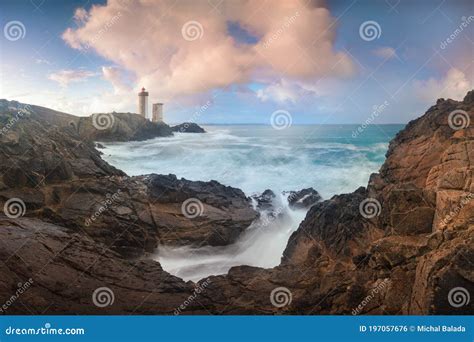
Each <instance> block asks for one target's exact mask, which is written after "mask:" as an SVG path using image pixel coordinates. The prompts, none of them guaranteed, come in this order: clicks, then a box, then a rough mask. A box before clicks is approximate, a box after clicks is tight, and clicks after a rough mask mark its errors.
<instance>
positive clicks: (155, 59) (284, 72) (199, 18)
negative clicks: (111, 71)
mask: <svg viewBox="0 0 474 342" xmlns="http://www.w3.org/2000/svg"><path fill="white" fill-rule="evenodd" d="M76 13H79V14H80V19H81V20H82V25H80V26H79V27H78V28H69V29H67V30H66V31H65V32H64V33H63V39H64V40H65V41H66V42H67V43H68V44H69V45H70V46H71V47H73V48H75V49H82V50H84V49H89V48H90V49H93V50H94V51H95V52H96V53H98V54H99V55H101V56H103V57H104V58H106V59H108V60H110V61H113V62H114V63H115V64H116V65H118V66H120V67H121V68H123V69H124V70H127V71H130V72H133V73H134V74H135V76H136V84H133V85H132V86H134V87H141V86H145V87H147V88H149V89H153V92H155V93H159V94H160V96H161V98H162V100H168V99H170V98H171V97H174V96H180V95H188V94H193V95H194V94H199V93H203V92H206V91H208V90H212V89H216V88H224V87H226V86H229V85H231V84H239V83H245V82H248V81H252V80H254V79H255V77H262V75H264V77H263V78H264V79H266V80H268V83H269V84H270V83H272V82H274V81H275V80H278V79H280V78H282V77H285V78H287V79H294V80H314V79H318V78H322V77H328V76H329V77H346V76H350V75H352V74H353V73H354V65H353V63H352V61H351V59H350V58H349V57H348V56H347V55H346V54H345V53H342V52H338V51H335V49H334V39H335V26H336V25H335V23H334V18H333V17H332V16H331V15H330V13H329V11H328V10H327V9H326V8H325V7H324V4H323V3H322V2H320V1H313V2H311V3H306V2H305V3H303V2H300V1H296V0H294V1H291V0H289V1H283V0H282V1H268V2H263V1H247V0H235V1H224V2H222V3H221V4H220V5H219V6H218V8H217V9H216V8H214V7H213V5H212V4H211V3H209V2H207V1H178V2H175V1H171V0H170V1H168V0H162V1H146V0H141V1H133V2H132V1H123V0H109V1H108V3H107V5H104V6H99V5H95V6H93V7H92V8H91V9H90V10H89V11H88V12H87V13H84V11H82V10H81V11H76ZM230 21H232V22H237V23H238V24H239V25H240V26H241V27H242V28H244V29H245V30H247V32H249V33H250V34H252V35H253V36H255V37H257V39H258V42H257V43H256V44H242V43H239V42H237V41H236V40H235V39H234V37H232V36H231V35H230V34H229V32H228V30H227V23H228V22H230ZM190 22H191V23H192V25H191V24H189V27H186V26H185V25H186V23H190ZM185 28H187V29H188V30H186V29H185ZM191 29H192V30H191ZM193 34H194V35H193ZM104 74H105V73H104ZM109 76H110V77H109V78H111V77H112V76H111V75H109ZM105 77H106V78H107V77H108V76H105ZM111 81H112V82H113V80H112V79H111Z"/></svg>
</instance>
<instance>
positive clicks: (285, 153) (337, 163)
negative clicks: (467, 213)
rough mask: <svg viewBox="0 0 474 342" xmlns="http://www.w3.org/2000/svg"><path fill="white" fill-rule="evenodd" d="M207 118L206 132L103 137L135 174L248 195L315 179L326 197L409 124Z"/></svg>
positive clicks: (349, 182) (377, 162)
mask: <svg viewBox="0 0 474 342" xmlns="http://www.w3.org/2000/svg"><path fill="white" fill-rule="evenodd" d="M358 127H359V126H357V125H314V126H291V127H289V128H286V129H283V130H276V129H274V128H272V127H271V126H263V125H262V126H258V125H233V126H204V128H205V129H206V130H207V131H208V133H207V134H189V133H178V134H176V135H175V136H174V137H171V138H156V139H153V140H148V141H144V142H127V143H112V144H105V145H106V147H107V148H106V149H105V150H104V153H105V155H104V159H106V160H107V161H108V162H110V163H111V164H113V165H114V166H117V167H118V168H120V169H122V170H124V171H125V172H126V173H127V174H129V175H141V174H148V173H161V174H168V173H174V174H176V175H177V176H178V177H184V178H187V179H190V180H203V181H207V180H211V179H214V180H217V181H219V182H221V183H223V184H226V185H230V186H234V187H238V188H241V189H242V190H244V192H245V193H246V194H248V195H250V194H252V193H255V192H262V191H264V190H265V189H272V190H274V191H284V190H299V189H302V188H305V187H313V188H315V189H316V190H318V191H319V192H320V193H321V195H322V196H323V197H324V198H328V197H330V196H332V195H334V194H337V193H343V192H351V191H353V190H355V189H356V188H357V187H359V186H361V185H366V184H367V181H368V178H369V175H370V174H371V173H372V172H376V171H378V169H379V167H380V166H381V164H382V163H383V161H384V159H385V152H386V150H387V147H388V142H389V141H390V139H392V138H393V137H394V135H395V134H396V133H397V132H398V131H399V130H401V129H402V128H403V125H379V126H374V125H372V126H368V127H366V128H365V129H364V130H362V133H357V134H354V132H357V129H358Z"/></svg>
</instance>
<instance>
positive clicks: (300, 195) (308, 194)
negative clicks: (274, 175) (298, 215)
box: [285, 188, 322, 209]
mask: <svg viewBox="0 0 474 342" xmlns="http://www.w3.org/2000/svg"><path fill="white" fill-rule="evenodd" d="M285 194H288V204H289V205H290V207H291V208H295V209H308V208H310V207H312V206H313V205H314V204H316V203H318V202H319V201H321V199H322V198H321V195H320V194H319V193H318V192H317V191H316V190H314V189H313V188H307V189H303V190H300V191H288V192H285Z"/></svg>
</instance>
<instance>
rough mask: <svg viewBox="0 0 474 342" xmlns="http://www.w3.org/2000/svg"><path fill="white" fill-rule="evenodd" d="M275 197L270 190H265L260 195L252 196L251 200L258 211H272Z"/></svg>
mask: <svg viewBox="0 0 474 342" xmlns="http://www.w3.org/2000/svg"><path fill="white" fill-rule="evenodd" d="M275 197H276V196H275V193H274V192H273V191H272V190H270V189H267V190H265V191H264V192H262V193H261V194H260V195H252V199H254V200H255V202H256V204H257V205H256V206H257V209H259V210H273V209H274V205H273V201H274V199H275Z"/></svg>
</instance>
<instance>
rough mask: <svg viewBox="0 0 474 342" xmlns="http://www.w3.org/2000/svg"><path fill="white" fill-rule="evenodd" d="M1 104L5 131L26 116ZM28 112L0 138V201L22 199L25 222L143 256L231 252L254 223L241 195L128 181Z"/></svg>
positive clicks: (46, 115) (73, 137)
mask: <svg viewBox="0 0 474 342" xmlns="http://www.w3.org/2000/svg"><path fill="white" fill-rule="evenodd" d="M2 103H3V105H4V109H3V111H2V112H0V119H2V120H4V121H5V122H7V123H8V122H10V120H11V119H10V118H12V117H13V118H16V115H18V111H19V110H20V109H22V108H23V106H22V105H20V104H18V103H13V105H12V104H11V103H10V102H7V101H4V102H1V103H0V106H1V105H2ZM5 104H8V105H9V106H7V107H6V108H5ZM25 108H27V110H26V111H25V113H23V112H22V113H21V116H19V117H18V120H15V121H14V122H12V124H11V125H9V126H8V129H7V130H5V131H2V134H1V135H0V162H1V164H0V201H1V202H2V203H4V202H6V201H8V200H9V199H11V198H18V199H21V200H22V201H23V202H24V203H25V205H26V214H27V216H36V217H40V218H42V219H44V220H46V221H48V222H51V223H56V224H60V225H62V226H64V227H67V228H69V229H71V230H72V231H74V232H79V231H82V232H85V233H86V234H87V235H89V236H90V237H92V238H94V239H95V240H96V241H99V242H103V243H106V244H107V245H108V246H110V248H112V249H114V250H116V251H118V252H120V253H121V254H123V255H125V256H140V255H143V253H145V252H153V251H154V249H155V248H156V247H157V245H158V244H164V245H166V244H168V245H189V244H193V245H213V246H215V245H227V244H230V243H232V242H234V241H235V240H236V239H237V237H238V236H239V235H240V234H241V233H242V232H243V231H244V230H245V229H246V228H247V227H248V226H249V225H250V224H251V222H252V221H253V220H254V219H255V218H256V217H257V215H258V214H257V212H256V211H254V210H253V209H252V206H251V203H250V200H249V199H247V198H246V197H245V195H244V193H243V192H242V191H240V190H239V189H235V188H231V187H226V186H224V185H222V184H220V183H218V182H216V181H212V182H192V181H187V180H184V179H181V180H178V179H176V176H172V175H170V176H159V175H150V176H146V177H127V176H126V175H125V174H124V173H123V172H122V171H120V170H117V169H115V168H114V167H112V166H110V165H109V164H108V163H106V162H105V161H104V160H102V159H101V157H100V152H99V151H97V150H96V149H95V148H94V143H93V142H92V141H88V140H82V138H81V137H80V136H78V135H77V134H76V132H74V131H71V129H70V127H69V126H66V127H64V126H63V125H62V124H60V125H59V126H55V125H53V124H52V123H53V122H55V120H54V115H55V112H52V111H48V110H46V109H44V108H41V107H40V108H39V109H37V108H36V107H35V106H28V107H25ZM64 119H69V117H68V115H67V114H63V113H57V121H58V122H61V121H62V120H64ZM193 198H194V199H196V200H198V201H200V203H202V204H200V205H202V211H203V212H202V213H200V215H198V216H197V217H191V216H192V215H188V216H186V215H185V213H184V209H183V210H182V206H183V203H184V202H185V201H186V200H188V199H193ZM2 205H3V204H2Z"/></svg>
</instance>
